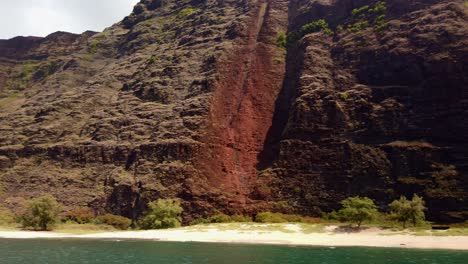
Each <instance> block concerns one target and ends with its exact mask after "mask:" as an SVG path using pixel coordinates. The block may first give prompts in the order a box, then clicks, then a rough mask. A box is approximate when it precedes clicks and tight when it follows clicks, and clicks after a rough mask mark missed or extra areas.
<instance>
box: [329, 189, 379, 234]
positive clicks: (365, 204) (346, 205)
mask: <svg viewBox="0 0 468 264" xmlns="http://www.w3.org/2000/svg"><path fill="white" fill-rule="evenodd" d="M341 205H342V206H343V208H341V209H340V210H339V211H338V216H339V218H340V220H342V221H349V222H352V223H356V224H357V225H358V227H361V224H362V222H364V221H366V220H372V219H374V218H375V217H376V216H377V215H378V214H379V211H378V210H377V206H375V204H374V201H373V200H371V199H369V198H367V197H359V196H356V197H350V198H347V199H345V200H343V201H342V202H341Z"/></svg>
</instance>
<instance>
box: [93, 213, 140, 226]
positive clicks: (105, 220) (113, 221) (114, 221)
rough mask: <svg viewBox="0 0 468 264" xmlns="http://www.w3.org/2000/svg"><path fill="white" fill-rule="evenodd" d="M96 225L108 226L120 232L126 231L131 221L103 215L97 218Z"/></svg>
mask: <svg viewBox="0 0 468 264" xmlns="http://www.w3.org/2000/svg"><path fill="white" fill-rule="evenodd" d="M96 223H97V224H106V225H110V226H113V227H115V228H117V229H120V230H127V229H128V228H129V227H130V225H131V224H132V220H130V219H128V218H126V217H123V216H120V215H113V214H105V215H101V216H98V217H97V218H96Z"/></svg>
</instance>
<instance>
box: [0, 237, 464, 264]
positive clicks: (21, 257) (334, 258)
mask: <svg viewBox="0 0 468 264" xmlns="http://www.w3.org/2000/svg"><path fill="white" fill-rule="evenodd" d="M0 263H1V264H13V263H14V264H18V263H21V264H22V263H25V264H42V263H48V264H55V263H60V264H71V263H80V264H81V263H90V264H91V263H92V264H94V263H103V264H104V263H105V264H113V263H125V264H128V263H135V264H136V263H138V264H145V263H152V264H159V263H161V264H166V263H167V264H172V263H174V264H176V263H177V264H192V263H193V264H231V263H232V264H244V263H256V264H257V263H258V264H270V263H271V264H286V263H307V264H341V263H343V264H381V263H382V264H383V263H391V264H410V263H411V264H419V263H421V264H423V263H424V264H467V263H468V251H446V250H408V249H383V248H329V247H291V246H266V245H240V244H234V245H233V244H203V243H172V242H148V241H102V240H8V239H6V240H5V239H3V240H2V239H0Z"/></svg>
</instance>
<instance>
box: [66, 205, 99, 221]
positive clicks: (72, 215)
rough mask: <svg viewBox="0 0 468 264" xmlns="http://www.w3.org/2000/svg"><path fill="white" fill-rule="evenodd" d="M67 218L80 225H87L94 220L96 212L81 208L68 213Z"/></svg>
mask: <svg viewBox="0 0 468 264" xmlns="http://www.w3.org/2000/svg"><path fill="white" fill-rule="evenodd" d="M65 217H66V219H68V220H71V221H73V222H76V223H78V224H87V223H90V222H91V221H92V220H93V219H94V212H93V210H91V209H90V208H88V207H80V208H76V209H73V210H72V211H70V212H68V213H67V214H66V215H65Z"/></svg>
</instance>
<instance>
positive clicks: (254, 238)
mask: <svg viewBox="0 0 468 264" xmlns="http://www.w3.org/2000/svg"><path fill="white" fill-rule="evenodd" d="M255 226H258V227H259V228H258V229H259V230H255ZM255 226H252V225H249V228H247V229H244V230H243V228H239V229H237V230H229V228H220V227H222V225H218V226H216V225H212V226H208V227H207V226H203V227H202V228H197V227H189V228H180V229H170V230H149V231H124V232H109V233H99V234H90V235H71V234H59V233H53V232H27V231H12V232H9V231H6V232H1V231H0V238H15V239H26V238H82V239H143V240H161V241H180V242H188V241H194V242H220V243H221V242H222V243H255V244H282V245H309V246H365V247H399V248H420V249H456V250H468V236H412V235H406V234H398V233H394V234H391V232H388V231H382V230H378V229H371V230H367V231H362V232H359V233H334V232H333V231H332V230H333V227H328V228H327V229H326V230H329V231H327V232H326V233H311V234H305V233H303V232H302V229H301V226H299V225H293V224H287V225H283V230H286V232H282V231H263V230H261V229H262V228H263V229H265V227H267V228H268V225H255ZM224 229H228V230H224ZM382 233H386V234H387V235H382Z"/></svg>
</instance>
